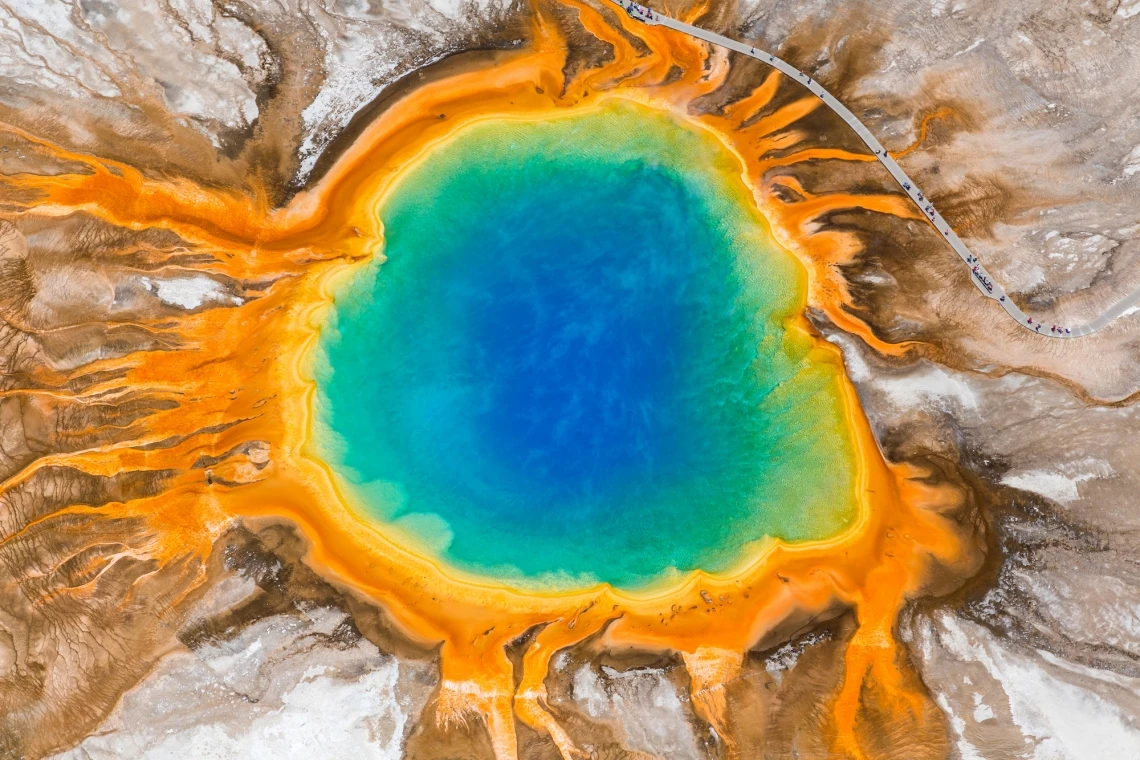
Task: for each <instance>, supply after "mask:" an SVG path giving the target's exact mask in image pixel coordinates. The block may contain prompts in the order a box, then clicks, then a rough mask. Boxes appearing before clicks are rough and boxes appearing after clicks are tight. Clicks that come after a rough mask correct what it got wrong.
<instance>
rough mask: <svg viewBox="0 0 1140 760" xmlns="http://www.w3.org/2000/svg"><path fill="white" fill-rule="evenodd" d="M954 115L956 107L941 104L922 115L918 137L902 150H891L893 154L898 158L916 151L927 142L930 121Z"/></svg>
mask: <svg viewBox="0 0 1140 760" xmlns="http://www.w3.org/2000/svg"><path fill="white" fill-rule="evenodd" d="M953 116H954V109H953V108H950V107H948V106H940V107H939V108H937V109H935V110H934V111H931V112H930V113H928V114H926V115H924V116H923V117H922V122H921V123H920V124H919V125H918V138H917V139H915V141H914V142H913V143H911V144H910V145H908V146H906V147H905V148H903V149H902V150H900V151H891V156H893V157H894V158H896V159H899V158H902V157H903V156H909V155H910V154H911V153H914V152H915V151H916V150H918V149H919V147H920V146H921V145H922V144H923V143H924V142H926V132H927V130H928V129H929V128H930V122H932V121H934V120H936V119H948V118H952V117H953Z"/></svg>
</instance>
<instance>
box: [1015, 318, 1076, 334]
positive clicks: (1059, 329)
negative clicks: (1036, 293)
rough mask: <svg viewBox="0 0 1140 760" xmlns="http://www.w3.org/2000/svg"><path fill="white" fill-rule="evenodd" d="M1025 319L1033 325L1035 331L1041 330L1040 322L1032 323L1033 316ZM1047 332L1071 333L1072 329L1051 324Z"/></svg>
mask: <svg viewBox="0 0 1140 760" xmlns="http://www.w3.org/2000/svg"><path fill="white" fill-rule="evenodd" d="M1025 321H1026V323H1028V324H1030V325H1033V327H1034V329H1036V330H1037V332H1041V323H1040V322H1038V323H1036V324H1034V323H1033V317H1026V318H1025ZM1049 332H1051V333H1054V334H1056V335H1072V334H1073V331H1072V330H1070V329H1069V328H1068V327H1061V326H1060V325H1052V326H1051V327H1050V328H1049Z"/></svg>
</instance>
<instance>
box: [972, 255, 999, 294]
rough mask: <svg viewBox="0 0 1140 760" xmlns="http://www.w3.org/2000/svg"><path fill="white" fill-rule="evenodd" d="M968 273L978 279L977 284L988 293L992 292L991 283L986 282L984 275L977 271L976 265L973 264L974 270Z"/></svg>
mask: <svg viewBox="0 0 1140 760" xmlns="http://www.w3.org/2000/svg"><path fill="white" fill-rule="evenodd" d="M974 260H975V261H977V259H974ZM970 271H971V272H973V273H974V276H975V277H977V278H978V282H980V283H982V287H983V288H985V289H986V290H988V291H989V292H990V293H993V292H994V286H993V283H992V282H990V281H989V280H987V279H986V277H985V275H983V274H982V273H981V272H979V271H978V265H977V264H975V265H974V268H973V269H971V270H970Z"/></svg>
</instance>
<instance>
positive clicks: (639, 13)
mask: <svg viewBox="0 0 1140 760" xmlns="http://www.w3.org/2000/svg"><path fill="white" fill-rule="evenodd" d="M625 12H626V14H627V15H628V16H629V17H630V18H632V19H634V20H635V21H647V20H648V21H652V20H653V11H651V10H649V9H648V8H646V7H645V6H644V5H638V4H637V3H630V4H629V5H627V6H626V7H625Z"/></svg>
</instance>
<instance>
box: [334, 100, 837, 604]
mask: <svg viewBox="0 0 1140 760" xmlns="http://www.w3.org/2000/svg"><path fill="white" fill-rule="evenodd" d="M744 192H745V191H744V189H743V187H742V185H741V184H740V180H739V168H738V167H737V166H736V165H735V164H734V160H733V158H732V157H731V156H729V155H727V154H726V153H725V152H724V151H723V149H722V148H720V147H719V145H718V144H717V143H716V142H715V141H713V140H712V139H711V138H709V137H708V136H705V135H699V134H697V133H695V132H692V131H690V130H688V129H686V128H684V127H682V126H681V125H679V124H677V123H676V122H674V121H673V120H672V119H671V118H670V117H667V116H664V115H660V114H656V113H654V112H650V111H647V110H643V109H641V108H635V107H633V106H623V107H609V108H607V109H604V110H602V111H600V112H595V113H593V114H592V115H588V116H578V117H574V118H560V119H551V120H548V121H541V122H535V123H511V122H493V123H485V124H482V125H477V126H474V127H471V128H469V129H468V130H466V131H465V132H463V133H462V134H461V135H459V136H458V137H456V138H455V139H454V140H452V141H451V142H449V143H447V144H446V145H445V146H443V147H441V148H439V149H437V150H436V151H435V152H434V153H432V154H431V155H430V156H429V157H428V158H427V159H426V160H425V161H424V163H423V164H421V165H420V166H418V167H417V168H415V169H414V170H412V171H411V172H410V173H409V175H408V176H406V177H405V178H404V179H403V180H402V181H401V184H400V185H399V186H398V187H397V189H396V191H395V192H394V193H393V194H392V195H391V196H390V198H389V200H388V201H387V202H386V204H385V205H384V206H383V208H381V209H380V215H381V218H382V219H383V222H384V226H385V236H386V243H385V250H384V254H385V255H386V257H387V261H386V262H385V263H383V264H381V263H379V262H373V263H371V264H369V265H366V266H364V267H362V270H361V271H360V272H359V273H358V274H356V275H355V276H353V277H352V278H351V279H350V280H349V281H348V282H347V283H345V284H344V285H342V286H341V287H340V288H339V289H338V291H337V292H336V293H335V303H334V310H333V317H332V319H331V320H330V322H329V324H328V325H327V326H326V327H325V329H324V330H323V331H322V337H321V341H320V349H319V352H318V355H317V356H316V362H315V364H316V366H317V370H316V375H317V378H316V379H317V387H318V401H317V419H318V423H319V425H320V427H319V431H318V435H317V439H318V445H319V446H320V449H321V451H320V455H321V456H322V457H323V458H324V459H325V460H326V461H328V462H329V463H330V464H331V465H332V466H333V468H334V470H336V471H337V472H338V473H339V474H341V475H342V476H343V478H344V480H345V481H346V482H347V483H349V484H351V490H352V491H353V493H354V496H355V498H356V499H357V500H359V502H360V508H361V509H363V510H365V511H366V512H367V513H368V515H370V516H371V517H373V518H374V519H376V520H377V521H380V522H382V523H385V524H388V525H392V526H394V527H395V528H396V530H397V532H398V533H400V534H401V535H404V536H405V537H407V538H408V540H409V541H412V542H414V543H417V544H419V546H420V547H421V548H422V549H425V550H427V551H430V552H432V553H434V554H437V555H438V556H440V557H442V558H443V559H444V560H446V561H447V562H448V563H450V564H452V565H454V566H457V567H460V568H462V569H465V570H469V571H473V572H476V573H479V574H482V575H486V576H491V577H494V578H497V579H504V580H513V581H516V582H524V583H530V584H539V585H550V586H566V585H577V584H585V583H590V582H596V581H606V582H610V583H613V584H615V585H619V586H624V587H632V586H638V585H642V584H644V583H647V582H650V581H652V580H653V579H655V578H659V577H661V576H662V574H663V573H668V572H672V571H673V570H679V571H686V570H691V569H694V568H703V569H706V570H710V571H724V570H727V569H730V568H731V567H732V566H733V565H734V563H737V562H739V561H740V560H741V558H742V556H743V554H744V553H745V551H746V547H747V546H748V545H749V544H750V543H752V542H754V541H757V540H760V539H762V538H764V537H765V536H776V537H780V538H784V539H788V540H805V539H813V538H822V537H826V536H830V535H833V534H835V533H836V532H838V531H839V530H841V529H842V528H843V527H844V526H845V525H847V524H848V522H849V521H850V520H851V519H852V516H853V513H854V506H853V504H854V502H853V499H852V488H853V482H854V475H853V473H854V466H855V465H854V455H853V451H854V449H853V446H854V444H853V442H852V439H851V437H850V434H849V432H848V431H847V429H846V426H845V422H844V419H843V407H842V403H841V400H840V395H839V385H838V374H837V373H838V371H839V370H838V368H837V367H836V366H835V365H834V364H833V363H831V362H820V361H818V360H817V359H818V357H816V356H815V355H813V354H812V353H811V350H810V349H811V345H810V342H809V341H808V340H807V339H806V338H805V337H804V336H802V335H799V334H792V333H788V332H785V330H784V327H783V323H784V321H785V320H786V319H787V318H788V317H789V316H791V315H793V314H795V313H796V312H797V311H798V310H799V309H801V308H802V298H803V290H804V275H803V272H802V270H801V268H800V267H799V265H798V263H797V262H795V261H794V260H793V259H792V258H791V257H790V256H789V255H788V254H787V253H785V252H783V251H782V250H780V249H778V248H777V247H776V246H775V244H774V243H773V242H772V241H771V239H770V238H769V236H768V234H767V232H766V230H765V228H764V226H763V222H762V220H761V219H760V218H759V217H758V216H757V214H756V212H755V210H754V209H750V208H749V204H748V203H747V201H746V197H745V195H744Z"/></svg>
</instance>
